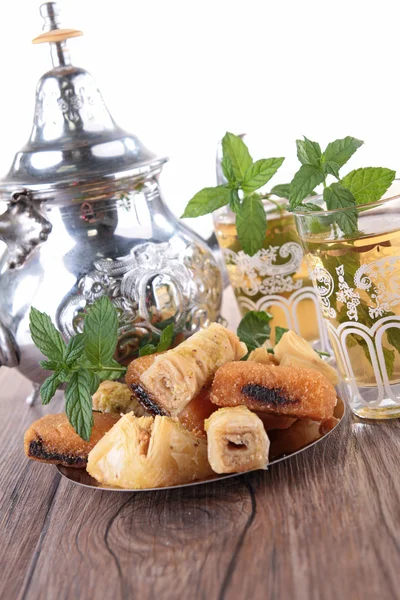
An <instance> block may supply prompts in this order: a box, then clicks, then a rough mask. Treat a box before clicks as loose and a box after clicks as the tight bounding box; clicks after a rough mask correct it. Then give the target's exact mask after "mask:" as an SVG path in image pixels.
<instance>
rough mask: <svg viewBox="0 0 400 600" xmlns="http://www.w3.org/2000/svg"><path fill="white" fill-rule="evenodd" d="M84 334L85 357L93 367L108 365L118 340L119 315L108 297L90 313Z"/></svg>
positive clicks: (91, 309) (99, 302) (99, 301)
mask: <svg viewBox="0 0 400 600" xmlns="http://www.w3.org/2000/svg"><path fill="white" fill-rule="evenodd" d="M83 334H84V337H85V343H84V345H83V348H84V351H85V356H86V358H87V359H88V361H89V362H90V364H91V365H92V366H93V367H100V369H101V368H103V367H102V365H107V364H108V363H109V361H110V360H111V359H112V357H113V355H114V352H115V347H116V345H117V340H118V315H117V311H116V310H115V308H114V306H113V305H112V304H111V302H110V300H109V298H107V296H102V297H101V298H99V299H98V300H97V301H96V302H95V303H94V304H93V306H91V308H90V310H89V311H88V313H87V315H86V317H85V321H84V326H83Z"/></svg>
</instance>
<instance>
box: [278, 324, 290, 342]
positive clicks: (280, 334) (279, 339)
mask: <svg viewBox="0 0 400 600" xmlns="http://www.w3.org/2000/svg"><path fill="white" fill-rule="evenodd" d="M287 331H289V329H286V327H279V326H278V327H275V345H276V344H278V343H279V342H280V341H281V338H282V336H283V334H284V333H286V332H287Z"/></svg>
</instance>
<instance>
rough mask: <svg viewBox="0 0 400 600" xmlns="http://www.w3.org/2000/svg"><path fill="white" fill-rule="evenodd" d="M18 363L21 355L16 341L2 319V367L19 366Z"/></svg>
mask: <svg viewBox="0 0 400 600" xmlns="http://www.w3.org/2000/svg"><path fill="white" fill-rule="evenodd" d="M18 364H19V356H18V351H17V346H16V344H15V341H14V340H13V339H12V337H11V335H10V332H9V331H8V329H7V328H6V327H5V326H4V324H3V323H2V322H1V321H0V367H1V366H4V367H17V366H18Z"/></svg>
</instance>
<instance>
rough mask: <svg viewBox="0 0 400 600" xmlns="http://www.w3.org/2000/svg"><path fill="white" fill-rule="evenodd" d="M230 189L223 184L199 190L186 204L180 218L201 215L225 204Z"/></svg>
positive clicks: (229, 194) (228, 198)
mask: <svg viewBox="0 0 400 600" xmlns="http://www.w3.org/2000/svg"><path fill="white" fill-rule="evenodd" d="M231 191H232V190H230V189H229V187H227V186H225V185H218V186H217V187H212V188H204V189H203V190H200V192H197V194H195V195H194V196H193V198H192V199H191V200H190V201H189V203H188V204H187V206H186V208H185V212H184V213H183V215H182V217H181V219H184V218H193V217H201V216H202V215H207V214H208V213H212V212H214V210H217V209H218V208H221V207H222V206H225V205H226V204H228V202H229V201H230V199H231Z"/></svg>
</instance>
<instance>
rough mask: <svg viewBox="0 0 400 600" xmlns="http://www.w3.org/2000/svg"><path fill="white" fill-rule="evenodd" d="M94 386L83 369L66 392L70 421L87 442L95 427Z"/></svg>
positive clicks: (73, 378) (71, 381) (67, 411)
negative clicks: (93, 409) (93, 408)
mask: <svg viewBox="0 0 400 600" xmlns="http://www.w3.org/2000/svg"><path fill="white" fill-rule="evenodd" d="M103 298H104V296H103ZM86 318H87V317H86ZM92 384H93V380H92V378H91V377H90V374H89V372H88V371H86V370H85V369H81V370H80V371H76V372H75V373H73V375H72V377H71V380H70V382H69V383H68V385H67V389H66V390H65V400H66V404H65V412H66V413H67V417H68V420H69V422H70V423H71V425H72V427H73V428H74V429H75V431H76V433H77V434H78V435H79V436H80V437H81V438H82V439H84V440H86V441H87V442H88V441H89V439H90V434H91V432H92V427H93V412H92V393H91V390H92Z"/></svg>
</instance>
